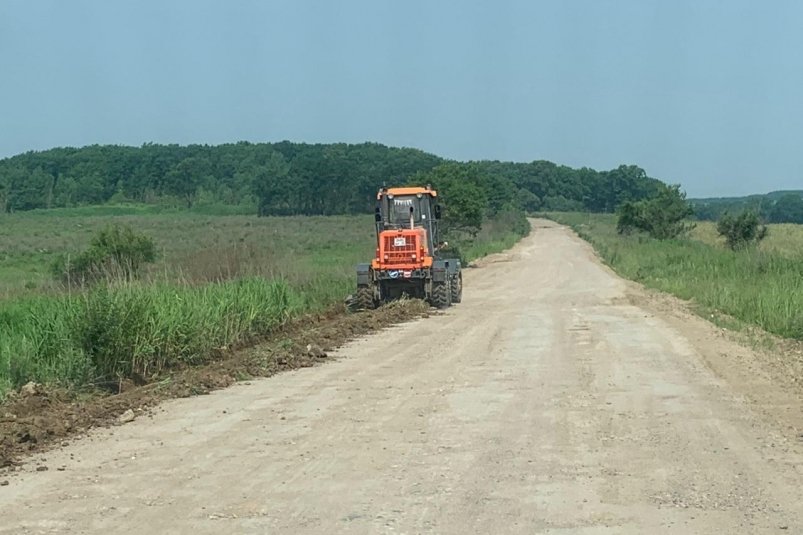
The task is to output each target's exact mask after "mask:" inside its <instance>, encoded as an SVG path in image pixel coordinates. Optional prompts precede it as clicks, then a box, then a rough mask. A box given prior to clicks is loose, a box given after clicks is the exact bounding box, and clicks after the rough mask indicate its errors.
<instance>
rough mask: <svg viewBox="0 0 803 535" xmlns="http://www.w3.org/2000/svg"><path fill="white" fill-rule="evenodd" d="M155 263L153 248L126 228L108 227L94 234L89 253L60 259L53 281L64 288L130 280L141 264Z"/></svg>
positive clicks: (148, 240) (53, 268)
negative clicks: (99, 281)
mask: <svg viewBox="0 0 803 535" xmlns="http://www.w3.org/2000/svg"><path fill="white" fill-rule="evenodd" d="M155 260H156V244H155V243H154V242H153V240H152V239H151V238H149V237H148V236H145V235H143V234H137V233H136V232H134V230H133V229H132V228H131V227H129V226H127V225H111V226H108V227H106V228H105V229H103V230H101V231H100V232H98V234H97V235H95V237H94V238H92V241H91V242H90V245H89V249H87V250H86V251H84V252H82V253H80V254H78V255H75V256H70V255H62V256H61V257H59V258H58V259H57V260H56V262H55V263H54V264H53V267H52V271H53V274H54V276H55V277H56V278H57V279H60V280H62V281H63V282H65V283H68V284H75V283H78V284H83V283H91V282H94V281H97V280H99V279H106V278H111V277H113V276H116V277H120V278H124V279H132V278H135V277H136V276H138V275H139V272H140V270H141V268H142V266H143V265H144V264H147V263H150V262H153V261H155Z"/></svg>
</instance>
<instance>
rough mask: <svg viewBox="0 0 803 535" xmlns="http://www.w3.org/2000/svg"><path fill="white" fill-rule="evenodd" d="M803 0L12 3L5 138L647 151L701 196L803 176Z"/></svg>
mask: <svg viewBox="0 0 803 535" xmlns="http://www.w3.org/2000/svg"><path fill="white" fill-rule="evenodd" d="M801 16H803V4H798V3H796V2H791V1H780V2H777V3H774V4H773V6H772V9H767V8H765V7H764V6H760V5H755V4H753V3H751V2H749V1H748V0H739V1H735V2H729V3H728V4H727V5H724V6H723V5H722V4H720V3H718V2H712V1H703V2H697V1H688V0H684V1H682V2H673V3H672V4H671V5H664V4H657V5H645V4H644V3H642V2H637V1H636V0H627V1H622V2H595V1H591V0H579V1H576V2H571V3H564V2H544V3H538V4H537V5H535V4H533V3H530V2H525V1H523V0H520V1H510V2H505V3H503V4H501V5H494V6H488V5H485V4H483V3H480V2H459V3H458V2H443V3H438V4H435V5H433V4H430V3H427V2H424V1H411V2H408V3H405V4H404V5H396V4H392V3H389V2H365V1H356V0H352V1H348V2H342V3H339V4H337V5H329V4H321V3H314V2H285V1H279V2H271V3H267V4H264V3H259V2H242V3H237V4H232V5H228V4H226V5H222V4H217V3H215V2H211V1H200V2H189V1H187V0H182V1H173V2H169V3H163V2H156V1H154V0H150V1H144V2H139V3H137V4H136V5H121V4H106V3H100V2H93V1H91V0H81V1H76V2H71V3H69V4H65V3H61V2H58V1H55V0H49V1H31V2H8V3H3V4H2V5H0V69H2V71H3V72H4V73H6V77H7V79H9V80H12V81H14V82H16V83H7V84H3V86H2V87H0V116H2V117H3V118H4V126H5V128H4V129H2V131H0V157H11V156H14V155H17V154H20V153H25V152H28V151H42V150H48V149H51V148H57V147H65V146H72V147H81V146H86V145H94V144H97V145H127V146H141V145H142V144H144V143H148V142H153V143H159V144H180V145H187V144H201V145H203V144H210V145H217V144H223V143H236V142H237V141H233V140H235V139H236V140H249V141H250V142H253V143H260V142H271V141H268V140H271V139H288V140H298V142H304V143H341V142H342V143H358V142H362V141H363V140H371V141H369V142H376V143H381V144H384V145H388V146H397V147H411V148H418V149H420V150H423V151H425V152H429V153H432V154H435V155H438V156H440V157H443V158H447V159H454V160H459V161H467V160H499V161H515V162H530V161H534V160H548V161H551V162H554V163H556V164H559V165H567V166H570V167H573V168H579V167H589V168H593V169H597V170H607V169H612V168H615V167H616V166H618V165H620V164H634V165H638V166H639V167H641V168H643V169H645V171H646V172H647V174H648V175H649V176H651V177H655V178H658V179H660V180H662V181H664V182H667V183H679V184H681V186H682V187H683V189H684V190H685V191H687V192H688V194H689V196H690V197H692V198H708V197H733V196H745V195H751V194H756V193H755V192H757V191H767V192H772V191H782V190H795V189H797V188H800V187H801V186H800V184H801V182H803V181H801V177H800V172H801V170H803V155H801V154H800V153H799V151H798V150H797V148H796V144H795V141H796V140H797V139H799V138H800V137H801V135H803V106H801V104H800V101H799V98H798V97H797V87H799V86H800V85H803V57H800V56H799V55H798V54H797V52H796V51H797V50H798V49H800V47H801V46H803V36H801V35H800V34H799V32H797V31H796V29H795V26H794V21H795V20H800V18H801Z"/></svg>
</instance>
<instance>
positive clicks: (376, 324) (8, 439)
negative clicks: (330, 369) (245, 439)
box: [0, 300, 429, 468]
mask: <svg viewBox="0 0 803 535" xmlns="http://www.w3.org/2000/svg"><path fill="white" fill-rule="evenodd" d="M428 310H429V307H428V305H426V304H425V303H424V302H423V301H417V300H405V301H398V302H395V303H391V304H389V305H386V306H383V307H381V308H379V309H377V310H370V311H365V312H361V313H359V314H346V313H344V312H343V310H342V309H339V308H338V309H332V310H329V311H328V312H325V313H322V314H316V315H308V316H304V317H302V318H299V319H297V320H294V321H292V322H290V323H288V324H286V325H285V326H283V327H282V328H280V329H278V330H277V331H275V332H274V333H273V334H272V335H271V336H270V337H268V338H267V339H266V340H262V341H259V343H257V344H254V345H252V346H251V347H247V348H234V349H228V350H220V351H219V352H218V354H216V355H211V356H210V359H209V361H208V362H207V363H206V364H204V365H201V366H198V367H191V368H185V369H180V370H174V371H173V372H172V373H170V374H169V375H165V376H162V377H158V378H155V379H152V380H151V381H150V382H149V383H144V382H143V381H139V382H138V383H140V384H135V383H134V382H132V381H127V382H122V383H120V384H119V385H118V388H117V391H118V392H117V393H110V392H109V391H108V390H106V391H101V390H97V391H92V392H83V393H76V392H69V391H67V390H64V389H60V388H55V387H50V386H43V385H39V384H34V383H29V384H27V385H25V386H24V387H22V388H21V389H20V391H19V392H16V393H13V394H11V395H10V396H9V397H8V398H7V399H6V400H5V402H3V403H2V404H0V468H3V467H9V466H14V465H15V464H16V463H17V462H18V461H19V459H20V458H21V457H22V456H24V455H26V454H29V453H33V452H37V451H42V450H45V449H48V448H51V447H54V446H56V445H58V444H60V443H61V442H62V441H64V439H66V438H69V437H72V436H76V435H79V434H81V433H84V432H86V431H87V430H89V429H91V428H93V427H108V426H111V425H120V424H122V423H126V422H129V421H131V420H134V419H136V418H137V417H138V416H139V415H141V414H144V413H147V411H148V410H149V409H150V408H152V407H154V406H155V405H157V404H158V403H159V402H160V401H162V400H165V399H170V398H176V397H188V396H194V395H200V394H207V393H209V392H211V391H213V390H217V389H220V388H225V387H227V386H229V385H231V384H233V383H234V382H236V381H238V380H245V379H249V378H253V377H268V376H271V375H274V374H276V373H278V372H280V371H283V370H291V369H296V368H303V367H310V366H314V365H316V364H317V363H320V362H324V361H326V359H327V358H329V357H328V353H327V352H329V351H332V350H333V349H335V348H336V347H338V346H341V345H343V344H344V343H345V342H347V341H349V340H351V339H353V338H355V337H358V336H360V335H364V334H368V333H371V332H375V331H378V330H380V329H383V328H386V327H388V326H391V325H394V324H397V323H401V322H404V321H408V320H410V319H413V318H417V317H421V316H426V315H427V313H428Z"/></svg>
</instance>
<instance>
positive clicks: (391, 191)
mask: <svg viewBox="0 0 803 535" xmlns="http://www.w3.org/2000/svg"><path fill="white" fill-rule="evenodd" d="M419 193H421V194H423V195H431V196H433V197H437V196H438V192H437V191H435V190H434V189H432V188H431V187H429V186H427V187H426V188H421V187H413V188H383V189H381V190H379V193H377V195H376V198H377V199H380V198H381V197H382V195H418V194H419Z"/></svg>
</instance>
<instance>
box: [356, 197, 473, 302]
mask: <svg viewBox="0 0 803 535" xmlns="http://www.w3.org/2000/svg"><path fill="white" fill-rule="evenodd" d="M437 200H438V193H437V192H436V191H435V190H433V189H432V188H431V187H429V186H426V187H405V188H382V189H380V190H379V192H378V193H377V194H376V211H375V217H374V219H375V224H376V254H375V256H374V258H373V260H371V262H370V263H366V264H359V265H358V266H357V293H356V294H355V296H354V300H353V305H354V307H355V308H357V309H365V308H374V307H376V306H378V305H379V304H380V303H383V302H387V301H391V300H394V299H398V298H400V297H402V296H408V297H415V298H419V299H426V300H427V301H429V302H430V303H431V304H433V305H434V306H436V307H439V308H446V307H448V306H450V305H451V304H452V303H459V302H460V300H461V299H462V295H463V277H462V273H461V265H460V260H459V259H456V258H436V256H435V251H436V249H437V248H438V243H439V242H438V220H439V219H440V216H441V209H440V205H438V204H437Z"/></svg>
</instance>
